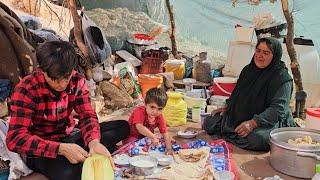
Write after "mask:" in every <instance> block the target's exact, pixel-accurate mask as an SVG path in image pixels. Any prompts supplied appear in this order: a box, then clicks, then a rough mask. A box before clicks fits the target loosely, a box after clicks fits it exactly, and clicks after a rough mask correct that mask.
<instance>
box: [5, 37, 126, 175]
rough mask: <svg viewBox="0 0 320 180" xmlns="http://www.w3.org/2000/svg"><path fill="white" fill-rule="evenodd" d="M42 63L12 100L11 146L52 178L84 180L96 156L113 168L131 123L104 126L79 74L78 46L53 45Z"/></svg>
mask: <svg viewBox="0 0 320 180" xmlns="http://www.w3.org/2000/svg"><path fill="white" fill-rule="evenodd" d="M37 59H38V62H39V67H40V69H38V70H36V71H35V72H34V73H33V74H31V75H29V76H27V77H25V78H24V79H22V80H21V81H20V83H19V84H18V85H17V86H16V87H15V90H14V92H13V94H12V96H11V102H10V110H11V118H10V125H9V131H8V134H7V139H6V141H7V146H8V148H9V149H10V150H11V151H14V152H17V153H19V154H21V155H22V156H24V157H25V158H26V163H27V165H28V166H29V167H30V168H31V169H32V170H34V171H36V172H40V173H42V174H44V175H45V176H46V177H48V178H49V179H57V180H61V179H68V180H69V179H81V170H82V162H83V161H84V160H85V159H86V158H87V157H88V156H90V155H91V154H93V153H99V154H102V155H105V156H106V157H108V158H109V159H110V161H111V162H112V164H113V161H112V157H111V155H110V152H113V151H115V147H116V143H118V142H119V141H121V140H123V139H125V138H126V137H127V136H128V135H129V133H130V130H129V125H128V123H127V122H126V121H114V122H106V123H101V124H100V125H99V123H98V119H97V116H96V114H95V112H94V110H93V109H92V107H91V104H90V99H89V90H88V87H87V85H86V81H85V78H84V76H82V75H81V74H79V73H77V72H76V71H75V70H74V68H75V67H76V66H77V62H78V59H77V54H76V52H75V50H74V48H73V46H72V45H71V44H70V43H68V42H63V41H55V42H47V43H45V44H43V45H42V46H40V47H39V48H38V49H37ZM73 110H75V111H76V112H77V113H78V115H79V122H78V128H79V129H80V130H79V129H77V128H75V126H76V123H75V121H74V119H73V117H72V115H71V112H72V111H73ZM76 130H78V131H76Z"/></svg>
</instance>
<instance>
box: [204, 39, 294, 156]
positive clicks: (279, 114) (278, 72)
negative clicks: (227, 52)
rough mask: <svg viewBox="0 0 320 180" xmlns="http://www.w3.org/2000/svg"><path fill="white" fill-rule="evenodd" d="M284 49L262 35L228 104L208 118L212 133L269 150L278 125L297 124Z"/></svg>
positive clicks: (243, 145)
mask: <svg viewBox="0 0 320 180" xmlns="http://www.w3.org/2000/svg"><path fill="white" fill-rule="evenodd" d="M281 56H282V48H281V44H280V42H279V41H278V40H276V39H274V38H262V39H260V40H259V41H258V43H257V45H256V50H255V54H254V56H253V58H252V60H251V62H250V64H248V65H247V66H245V67H244V68H243V70H242V71H241V74H240V76H239V79H238V82H237V85H236V88H235V89H234V91H233V92H232V94H231V97H230V98H229V99H228V100H227V106H226V107H225V108H223V109H218V110H216V111H214V112H212V116H210V117H208V118H206V119H205V122H204V128H205V130H206V132H207V133H208V134H209V135H212V136H214V137H216V138H224V139H226V140H227V141H229V142H231V143H233V144H235V145H236V146H238V147H240V148H243V149H248V150H257V151H259V150H262V151H263V150H268V149H269V144H268V139H269V134H270V132H271V131H272V130H273V129H275V128H280V127H291V126H295V123H294V121H293V118H292V115H291V111H290V108H289V103H290V99H291V94H292V78H291V76H290V75H289V74H288V70H287V68H286V67H285V63H284V62H283V61H281Z"/></svg>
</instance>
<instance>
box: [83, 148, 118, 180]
mask: <svg viewBox="0 0 320 180" xmlns="http://www.w3.org/2000/svg"><path fill="white" fill-rule="evenodd" d="M81 179H82V180H114V171H113V169H112V166H111V163H110V160H109V159H108V158H107V157H105V156H103V155H100V154H93V155H92V156H90V157H88V158H87V159H86V160H85V161H84V163H83V166H82V175H81Z"/></svg>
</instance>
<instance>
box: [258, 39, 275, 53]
mask: <svg viewBox="0 0 320 180" xmlns="http://www.w3.org/2000/svg"><path fill="white" fill-rule="evenodd" d="M262 42H265V43H266V44H267V46H268V48H269V49H270V51H271V52H272V54H274V50H275V49H274V48H275V47H274V46H273V44H272V42H271V41H270V40H269V39H267V38H261V39H259V40H258V42H257V45H256V48H257V47H258V46H259V45H260V43H262Z"/></svg>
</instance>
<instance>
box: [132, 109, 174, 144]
mask: <svg viewBox="0 0 320 180" xmlns="http://www.w3.org/2000/svg"><path fill="white" fill-rule="evenodd" d="M128 122H129V125H130V137H134V138H138V139H140V138H143V137H144V136H143V135H142V134H140V133H139V132H138V130H137V128H136V126H135V125H136V124H138V123H140V124H143V125H144V126H145V127H147V128H148V129H149V130H150V131H151V132H152V133H154V129H155V128H157V127H158V128H159V131H160V133H162V134H163V133H166V132H168V129H167V125H166V122H165V120H164V118H163V116H162V114H161V115H160V116H158V117H156V119H155V124H153V125H151V124H149V122H148V115H147V112H146V107H145V106H139V107H137V108H135V109H134V110H133V112H132V114H131V115H130V117H129V121H128ZM130 137H129V138H130Z"/></svg>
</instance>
